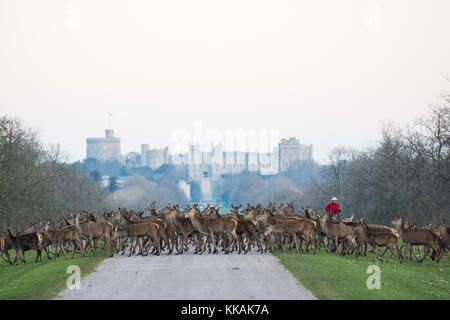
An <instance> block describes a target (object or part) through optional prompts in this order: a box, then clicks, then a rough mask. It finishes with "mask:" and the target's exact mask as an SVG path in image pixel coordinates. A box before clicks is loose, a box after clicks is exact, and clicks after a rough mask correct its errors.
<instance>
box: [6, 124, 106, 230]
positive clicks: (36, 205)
mask: <svg viewBox="0 0 450 320" xmlns="http://www.w3.org/2000/svg"><path fill="white" fill-rule="evenodd" d="M106 205H107V204H106V194H105V192H104V190H103V189H102V188H101V187H100V186H99V184H98V183H96V182H95V181H93V180H92V179H91V178H90V177H89V176H88V175H86V174H85V173H83V172H82V171H81V170H80V169H79V168H77V167H75V166H72V165H69V164H67V163H66V155H65V154H64V153H63V152H62V151H61V148H60V147H59V146H51V147H45V146H43V145H42V143H41V141H40V139H39V135H38V133H37V132H36V131H34V130H32V129H29V128H26V127H24V125H23V124H22V122H21V121H20V120H19V119H17V118H13V117H9V116H1V117H0V226H12V227H15V228H18V229H21V228H23V227H26V226H27V225H28V224H29V223H30V222H33V221H36V220H41V219H42V218H43V217H45V218H49V219H52V218H58V217H61V216H63V215H64V216H65V215H67V213H68V212H79V211H81V210H95V211H101V210H103V209H104V208H105V207H106Z"/></svg>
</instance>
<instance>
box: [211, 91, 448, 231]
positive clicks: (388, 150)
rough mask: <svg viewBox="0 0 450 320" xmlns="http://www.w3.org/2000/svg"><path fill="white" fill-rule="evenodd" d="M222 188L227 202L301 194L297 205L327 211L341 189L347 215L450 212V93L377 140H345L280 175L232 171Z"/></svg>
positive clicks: (420, 218)
mask: <svg viewBox="0 0 450 320" xmlns="http://www.w3.org/2000/svg"><path fill="white" fill-rule="evenodd" d="M215 191H216V192H217V193H218V194H219V195H220V197H221V200H222V201H223V202H224V203H227V204H234V205H237V204H241V203H242V204H247V203H250V204H252V205H255V204H257V203H262V204H264V205H267V204H268V203H269V202H270V201H271V202H274V203H277V204H280V203H281V202H284V203H285V204H286V203H287V202H293V203H294V206H295V208H296V209H297V210H300V209H301V207H302V206H304V207H312V208H318V209H320V210H322V211H323V210H324V208H325V205H326V204H327V203H329V202H330V199H331V197H333V196H335V197H337V198H338V200H339V203H340V204H341V206H342V208H343V215H344V216H351V215H352V214H355V215H356V216H363V215H364V216H365V217H366V219H367V221H371V222H373V223H383V224H386V223H389V221H390V219H391V218H392V217H394V216H404V217H407V218H408V219H409V220H410V221H411V222H413V223H417V224H418V225H423V224H426V223H428V222H430V221H431V222H433V223H437V222H439V221H440V220H442V219H444V218H447V219H449V220H450V207H449V205H448V204H449V203H450V95H443V97H442V100H441V102H440V103H438V104H435V105H431V106H430V109H429V112H428V113H427V114H426V115H424V116H423V117H421V118H419V119H417V120H416V121H415V122H414V123H413V124H410V125H408V126H406V128H400V127H398V126H395V125H393V124H388V125H384V126H383V127H382V128H381V134H380V138H379V140H378V142H377V143H375V144H374V145H372V146H370V147H367V148H365V149H362V150H358V149H354V148H349V147H337V148H336V149H334V150H333V151H332V152H331V153H330V155H329V158H328V163H327V164H325V165H319V164H317V163H315V162H307V163H297V164H294V165H292V166H291V167H289V168H288V169H287V170H286V171H285V172H282V173H280V174H278V175H276V176H272V177H263V176H260V175H258V174H256V173H250V172H243V173H241V174H239V175H236V176H227V177H225V179H224V180H223V182H222V183H220V185H219V186H218V187H217V190H215Z"/></svg>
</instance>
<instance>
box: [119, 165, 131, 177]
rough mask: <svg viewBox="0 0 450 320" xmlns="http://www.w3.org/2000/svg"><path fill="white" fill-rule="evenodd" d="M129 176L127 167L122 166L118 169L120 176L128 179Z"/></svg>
mask: <svg viewBox="0 0 450 320" xmlns="http://www.w3.org/2000/svg"><path fill="white" fill-rule="evenodd" d="M129 175H130V174H129V173H128V170H127V167H125V166H123V167H121V168H120V176H121V177H128V176H129Z"/></svg>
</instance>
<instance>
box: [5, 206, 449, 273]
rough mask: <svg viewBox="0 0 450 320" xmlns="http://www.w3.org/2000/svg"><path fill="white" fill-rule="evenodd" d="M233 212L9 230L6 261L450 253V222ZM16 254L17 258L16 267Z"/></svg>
mask: <svg viewBox="0 0 450 320" xmlns="http://www.w3.org/2000/svg"><path fill="white" fill-rule="evenodd" d="M231 207H232V209H231V210H230V212H229V213H228V214H219V207H218V206H215V207H213V206H211V205H208V206H207V207H206V208H205V209H203V210H200V209H199V207H198V205H197V204H194V205H192V206H190V205H187V206H186V207H185V208H184V210H181V209H180V207H179V206H178V205H175V206H172V205H170V204H168V205H167V206H166V207H165V208H163V209H162V210H160V211H159V212H158V210H157V207H156V204H155V203H152V205H150V206H149V207H148V208H147V209H146V210H147V211H148V212H149V214H148V215H144V211H139V212H138V211H134V210H127V209H122V208H119V209H118V210H116V211H111V212H108V213H103V214H101V215H100V216H95V215H94V214H93V213H90V212H83V213H81V214H70V215H69V216H68V217H64V218H61V219H59V220H58V221H51V220H49V219H45V220H44V221H40V222H38V223H35V224H32V225H31V227H30V228H28V229H26V230H24V231H23V232H20V233H19V232H15V233H14V232H13V231H11V229H10V228H6V229H5V237H0V256H1V257H2V258H3V259H4V260H5V261H6V262H8V263H10V264H12V265H14V264H16V263H17V262H18V261H19V260H20V261H22V262H23V263H25V262H26V259H25V253H26V252H27V251H30V250H34V251H36V259H35V262H39V261H42V251H44V252H45V254H46V256H47V258H48V259H56V258H57V257H59V256H61V255H62V256H64V258H66V253H70V254H71V257H72V258H73V257H74V256H75V254H80V256H81V257H83V256H85V254H86V250H91V251H92V253H93V254H94V255H97V249H98V248H100V247H103V250H104V255H105V256H106V255H107V252H108V251H109V256H111V257H112V256H114V254H121V255H124V254H127V253H128V256H132V255H143V256H147V255H149V254H154V255H158V256H159V255H160V254H161V252H165V253H167V254H172V253H174V252H175V251H176V254H183V253H185V252H188V251H190V250H194V252H195V253H196V254H203V253H205V252H206V250H208V253H212V254H217V253H219V252H223V253H224V254H230V253H232V252H236V253H238V254H241V253H244V254H245V253H248V252H249V251H250V250H252V249H255V250H256V251H257V252H259V253H267V252H272V250H275V249H279V250H281V251H283V252H284V251H286V247H290V248H295V250H296V251H297V253H310V252H313V253H316V252H317V251H318V250H320V249H321V248H324V249H325V250H326V251H327V252H329V253H332V252H336V253H337V254H339V255H351V254H354V255H355V256H356V257H358V256H362V255H364V256H365V255H367V250H368V249H370V253H371V254H372V261H375V257H376V258H377V259H379V260H380V261H382V262H383V256H384V255H385V254H386V252H387V251H389V253H390V255H389V257H388V258H387V260H386V262H389V260H390V259H391V258H392V257H393V256H397V257H398V259H399V260H400V262H403V261H404V260H406V259H408V257H409V259H412V257H413V256H414V258H415V259H416V260H417V261H418V262H422V261H424V260H425V259H426V258H427V257H428V256H430V258H431V259H433V260H434V261H436V262H439V261H440V259H441V258H442V256H443V255H444V253H445V252H447V251H448V250H449V239H450V238H449V232H450V228H449V227H446V226H445V222H441V223H440V224H439V225H438V226H437V227H434V228H433V227H431V225H428V227H426V228H423V229H418V228H417V227H415V226H411V225H410V224H409V223H408V221H407V220H406V219H404V218H402V217H399V218H394V219H393V220H392V221H391V222H390V223H391V225H392V227H389V226H383V225H375V224H366V222H365V220H364V217H362V218H361V219H359V220H357V221H353V217H351V218H348V219H343V220H341V219H340V218H339V216H336V217H334V216H332V215H331V214H330V213H325V214H323V215H320V214H319V212H318V211H317V210H311V209H310V208H308V209H304V208H302V213H296V212H295V210H294V206H293V204H292V203H291V204H288V205H287V206H286V207H285V206H284V205H283V204H281V205H280V206H279V207H278V208H277V207H276V206H275V204H273V203H270V205H269V206H268V207H264V206H262V205H257V206H251V205H250V204H249V205H248V206H247V207H246V208H244V209H242V206H239V207H235V206H231ZM400 240H401V241H400ZM399 243H402V245H401V246H399ZM378 248H384V251H383V252H380V251H379V249H378ZM421 249H422V250H423V253H422V252H421ZM11 250H13V251H15V258H14V260H12V258H11V256H10V253H11ZM430 251H431V254H430Z"/></svg>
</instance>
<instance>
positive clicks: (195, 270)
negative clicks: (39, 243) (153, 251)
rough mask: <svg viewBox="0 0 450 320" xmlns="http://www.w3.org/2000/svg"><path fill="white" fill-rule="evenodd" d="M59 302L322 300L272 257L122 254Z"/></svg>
mask: <svg viewBox="0 0 450 320" xmlns="http://www.w3.org/2000/svg"><path fill="white" fill-rule="evenodd" d="M58 299H87V300H96V299H148V300H230V299H235V300H252V299H258V300H280V299H286V300H302V299H308V300H311V299H316V298H315V297H314V295H313V294H312V293H311V292H310V291H308V290H307V289H305V288H304V287H303V286H302V285H301V284H300V283H299V282H298V280H297V279H296V278H294V276H292V274H291V273H290V272H289V271H288V270H286V269H285V268H284V267H283V266H282V265H281V264H280V263H279V261H278V259H277V258H276V257H274V256H272V255H271V254H259V253H256V252H249V253H248V254H246V255H245V254H240V255H238V254H231V255H225V254H218V255H217V254H215V255H212V254H204V255H195V254H193V253H185V254H182V255H173V254H172V255H165V254H163V255H161V256H160V257H157V256H147V257H142V256H132V257H127V256H120V255H116V256H115V257H114V258H112V259H106V260H104V261H103V262H102V263H101V265H100V266H99V267H98V268H97V271H95V272H93V273H91V274H90V275H88V276H87V277H85V278H83V279H82V280H81V289H79V290H76V289H75V290H68V289H66V290H64V291H63V292H61V293H60V297H59V298H58Z"/></svg>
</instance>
